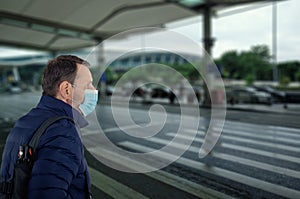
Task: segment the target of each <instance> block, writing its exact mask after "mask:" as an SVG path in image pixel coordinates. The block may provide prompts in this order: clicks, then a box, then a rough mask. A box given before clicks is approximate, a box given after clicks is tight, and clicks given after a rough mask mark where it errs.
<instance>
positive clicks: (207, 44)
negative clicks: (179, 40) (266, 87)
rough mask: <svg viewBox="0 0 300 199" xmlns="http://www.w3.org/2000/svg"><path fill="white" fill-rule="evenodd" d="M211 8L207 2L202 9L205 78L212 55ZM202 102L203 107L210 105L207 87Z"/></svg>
mask: <svg viewBox="0 0 300 199" xmlns="http://www.w3.org/2000/svg"><path fill="white" fill-rule="evenodd" d="M211 13H212V11H211V7H210V5H209V2H207V6H206V8H205V9H204V12H203V18H204V20H203V21H204V23H203V33H204V35H203V42H204V50H205V51H206V52H204V61H203V65H204V74H205V75H206V76H207V74H208V67H209V63H210V61H209V60H210V56H211V54H212V50H211V49H212V46H213V42H214V39H213V38H212V37H211V29H212V26H211ZM204 91H205V92H204V101H203V104H204V105H210V104H211V100H210V96H209V92H208V88H207V86H205V87H204Z"/></svg>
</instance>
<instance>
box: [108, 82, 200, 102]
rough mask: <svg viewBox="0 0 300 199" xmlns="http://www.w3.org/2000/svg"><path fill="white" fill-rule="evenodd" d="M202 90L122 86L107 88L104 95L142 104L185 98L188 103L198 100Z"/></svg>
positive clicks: (175, 100) (146, 85) (155, 86)
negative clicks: (127, 98) (155, 100)
mask: <svg viewBox="0 0 300 199" xmlns="http://www.w3.org/2000/svg"><path fill="white" fill-rule="evenodd" d="M202 92H203V90H202V89H201V88H200V87H199V86H193V87H192V89H191V88H190V89H189V88H186V87H184V86H178V85H174V86H173V87H172V88H169V87H167V86H163V85H160V84H155V83H151V84H143V85H141V86H132V85H131V86H124V87H122V88H113V87H107V89H106V95H112V94H113V93H114V95H118V96H130V97H131V98H132V99H136V98H141V99H142V101H143V102H146V103H147V102H151V101H152V100H154V99H160V100H165V101H168V102H169V103H170V104H173V103H175V102H178V101H179V100H180V99H183V98H187V101H188V102H194V101H196V100H198V101H199V100H200V98H201V95H202Z"/></svg>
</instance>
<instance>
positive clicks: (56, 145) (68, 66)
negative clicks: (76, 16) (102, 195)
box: [1, 55, 98, 199]
mask: <svg viewBox="0 0 300 199" xmlns="http://www.w3.org/2000/svg"><path fill="white" fill-rule="evenodd" d="M88 66H89V64H88V63H87V62H86V61H84V60H82V59H80V58H78V57H75V56H71V55H65V56H59V57H57V58H56V59H53V60H51V61H49V62H48V64H47V66H46V68H45V70H44V73H43V79H42V88H43V96H42V97H41V100H40V102H39V104H38V105H37V107H36V108H34V109H32V110H31V111H30V112H29V113H28V114H26V115H25V116H23V117H22V118H20V119H19V120H18V121H17V122H16V124H15V126H14V128H13V129H12V130H11V132H10V134H9V136H8V138H7V142H6V145H5V149H4V153H3V156H2V165H1V181H7V180H8V179H10V177H11V176H12V174H13V167H14V163H15V162H16V159H17V154H18V149H19V146H20V145H22V144H27V143H28V142H29V140H30V139H31V137H32V136H33V134H34V132H35V131H36V129H37V128H38V127H39V126H40V125H41V124H42V123H43V122H44V121H46V120H47V119H48V118H51V117H55V116H69V117H71V118H73V119H74V121H75V124H74V123H73V122H72V121H70V120H67V119H61V120H59V121H57V122H55V123H54V124H52V125H51V126H50V127H48V128H47V130H46V131H45V132H44V134H43V135H42V137H41V139H40V142H39V145H38V148H37V159H36V161H35V162H34V165H33V169H32V175H31V179H30V181H29V188H28V191H29V193H28V198H38V199H41V198H42V199H48V198H49V199H59V198H76V199H77V198H78V199H83V198H90V178H89V173H88V167H87V163H86V160H85V157H84V149H83V144H82V142H81V138H80V135H79V132H78V131H77V130H78V128H77V127H80V128H82V127H85V126H86V125H87V124H88V123H87V121H86V120H85V118H84V116H86V115H88V114H89V113H91V112H92V111H93V110H94V108H95V106H96V104H97V99H98V97H97V93H98V92H97V90H96V89H95V88H94V86H93V85H92V75H91V73H90V71H89V69H88Z"/></svg>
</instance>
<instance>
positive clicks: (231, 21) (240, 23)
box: [0, 0, 300, 62]
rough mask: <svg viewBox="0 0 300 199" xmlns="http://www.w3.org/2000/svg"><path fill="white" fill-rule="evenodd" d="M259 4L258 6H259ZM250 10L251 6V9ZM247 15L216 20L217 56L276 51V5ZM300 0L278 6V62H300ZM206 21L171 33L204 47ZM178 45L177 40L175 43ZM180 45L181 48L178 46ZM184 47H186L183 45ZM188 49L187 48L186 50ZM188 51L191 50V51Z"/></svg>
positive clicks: (177, 26) (8, 52)
mask: <svg viewBox="0 0 300 199" xmlns="http://www.w3.org/2000/svg"><path fill="white" fill-rule="evenodd" d="M256 5H258V4H256ZM248 8H249V7H248ZM250 8H251V9H250V10H249V9H248V11H245V12H240V10H241V9H242V8H238V9H237V11H236V13H237V14H231V15H229V16H222V14H224V13H225V12H229V11H228V10H226V11H222V12H219V15H220V16H219V17H218V16H217V17H214V19H213V28H212V32H213V33H212V34H213V37H214V38H215V39H216V42H215V45H214V47H213V57H214V58H218V57H219V56H220V55H221V54H222V53H224V52H225V51H228V50H238V51H241V50H249V49H250V47H251V46H253V45H258V44H266V45H268V46H269V47H270V49H271V50H272V4H270V3H269V4H263V5H260V7H259V8H257V6H255V7H253V6H251V7H250ZM299 8H300V0H287V1H284V2H280V3H278V4H277V15H278V21H277V37H278V43H277V45H278V51H277V60H278V61H279V62H280V61H290V60H300V38H299V35H300V22H299V19H300V11H299ZM202 25H203V24H202V18H201V17H196V18H192V19H188V20H183V21H180V22H176V23H172V24H169V25H167V27H169V28H170V29H171V30H174V31H176V32H179V33H181V34H184V35H185V36H187V37H189V38H191V39H192V40H194V41H195V42H197V43H199V44H200V45H201V44H202V42H201V41H202ZM145 40H146V41H145V42H147V37H146V38H145ZM172 42H174V41H172ZM177 45H181V44H180V43H178V44H177ZM182 45H184V44H182ZM182 48H184V47H182ZM187 51H188V48H187ZM28 53H29V54H32V53H35V52H32V51H23V50H22V51H16V50H12V49H7V48H3V47H0V57H6V56H12V55H23V54H28Z"/></svg>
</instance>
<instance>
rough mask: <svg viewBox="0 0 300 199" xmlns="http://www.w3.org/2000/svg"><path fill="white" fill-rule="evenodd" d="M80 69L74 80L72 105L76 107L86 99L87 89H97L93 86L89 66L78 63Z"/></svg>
mask: <svg viewBox="0 0 300 199" xmlns="http://www.w3.org/2000/svg"><path fill="white" fill-rule="evenodd" d="M77 67H78V71H77V75H76V78H75V81H74V86H73V87H74V89H73V102H75V103H73V104H72V106H73V107H74V108H76V109H78V108H79V105H80V104H81V103H82V102H83V101H84V91H85V90H86V89H92V90H96V89H95V87H94V86H93V84H92V83H93V78H92V74H91V72H90V70H89V69H88V67H86V66H84V65H82V64H77Z"/></svg>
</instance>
